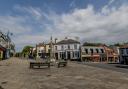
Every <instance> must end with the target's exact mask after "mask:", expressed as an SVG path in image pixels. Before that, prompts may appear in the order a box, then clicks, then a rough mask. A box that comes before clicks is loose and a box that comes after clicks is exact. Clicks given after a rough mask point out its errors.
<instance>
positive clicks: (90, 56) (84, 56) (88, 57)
mask: <svg viewBox="0 0 128 89" xmlns="http://www.w3.org/2000/svg"><path fill="white" fill-rule="evenodd" d="M105 58H106V55H105V50H104V47H102V46H82V47H81V61H93V62H101V61H105V60H106V59H105Z"/></svg>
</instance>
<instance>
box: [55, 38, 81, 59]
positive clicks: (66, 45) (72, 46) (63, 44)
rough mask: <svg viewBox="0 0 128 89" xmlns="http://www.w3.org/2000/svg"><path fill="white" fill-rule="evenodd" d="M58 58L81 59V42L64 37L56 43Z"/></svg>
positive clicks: (56, 56)
mask: <svg viewBox="0 0 128 89" xmlns="http://www.w3.org/2000/svg"><path fill="white" fill-rule="evenodd" d="M54 53H55V58H56V59H67V60H77V59H80V42H78V41H76V40H73V39H64V40H61V41H59V42H57V43H55V45H54Z"/></svg>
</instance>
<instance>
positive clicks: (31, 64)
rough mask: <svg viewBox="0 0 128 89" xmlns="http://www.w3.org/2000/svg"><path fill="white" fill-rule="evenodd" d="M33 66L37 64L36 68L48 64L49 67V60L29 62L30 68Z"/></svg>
mask: <svg viewBox="0 0 128 89" xmlns="http://www.w3.org/2000/svg"><path fill="white" fill-rule="evenodd" d="M34 66H38V68H40V67H41V66H48V68H50V62H30V68H34Z"/></svg>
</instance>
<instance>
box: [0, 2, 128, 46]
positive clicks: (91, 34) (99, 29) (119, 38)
mask: <svg viewBox="0 0 128 89" xmlns="http://www.w3.org/2000/svg"><path fill="white" fill-rule="evenodd" d="M113 1H114V0H112V1H111V2H110V4H111V3H112V2H113ZM15 8H18V9H21V10H22V8H21V7H15ZM103 8H104V7H103ZM103 8H101V11H100V12H96V11H95V10H94V7H93V6H92V5H88V7H87V8H84V9H75V10H74V11H72V12H69V13H65V14H64V13H63V14H62V15H59V14H56V13H55V12H49V13H44V12H43V11H42V10H41V9H40V8H33V7H28V8H27V7H24V8H23V9H24V10H26V11H27V13H30V15H29V16H28V18H27V19H26V18H25V17H24V16H15V17H14V16H0V28H1V29H4V28H7V29H9V30H10V31H11V32H13V33H14V34H20V35H17V36H16V37H15V38H13V40H14V42H15V44H16V45H17V46H18V47H20V48H21V47H23V46H24V45H27V44H36V43H39V42H43V41H48V40H49V39H50V36H51V35H52V36H53V37H58V38H64V36H79V37H80V38H81V40H84V41H93V42H106V43H113V42H123V41H127V38H128V35H127V33H128V21H127V19H128V6H127V5H121V6H120V7H119V8H117V7H115V6H113V7H111V8H106V11H103ZM24 10H23V11H24ZM107 11H108V12H107ZM106 12H107V13H106ZM31 18H35V19H36V20H34V21H36V22H37V23H39V24H36V27H40V29H42V30H39V29H34V28H33V27H34V26H32V25H30V24H27V23H26V22H27V20H29V19H31ZM44 19H47V20H48V21H49V22H50V23H47V22H45V20H44ZM30 21H31V20H30ZM36 27H35V28H36ZM3 31H4V30H3ZM34 32H36V33H34ZM29 33H32V34H29Z"/></svg>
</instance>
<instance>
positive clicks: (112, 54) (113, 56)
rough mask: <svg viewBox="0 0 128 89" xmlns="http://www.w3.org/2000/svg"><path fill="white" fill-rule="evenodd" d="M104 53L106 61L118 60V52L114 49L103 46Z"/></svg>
mask: <svg viewBox="0 0 128 89" xmlns="http://www.w3.org/2000/svg"><path fill="white" fill-rule="evenodd" d="M104 49H105V54H106V61H107V62H118V59H119V54H118V53H116V51H114V49H112V48H110V47H108V46H104Z"/></svg>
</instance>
